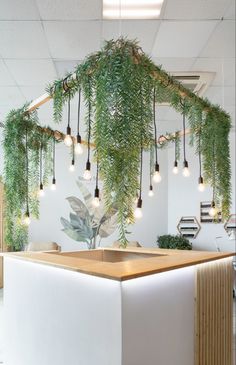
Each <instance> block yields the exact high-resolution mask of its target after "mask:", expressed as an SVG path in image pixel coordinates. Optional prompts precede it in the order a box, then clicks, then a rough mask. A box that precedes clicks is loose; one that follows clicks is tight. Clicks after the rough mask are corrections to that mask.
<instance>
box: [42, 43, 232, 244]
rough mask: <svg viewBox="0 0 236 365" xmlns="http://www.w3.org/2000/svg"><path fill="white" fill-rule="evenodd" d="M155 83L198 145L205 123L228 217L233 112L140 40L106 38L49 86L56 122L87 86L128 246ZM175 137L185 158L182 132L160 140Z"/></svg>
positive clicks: (214, 181)
mask: <svg viewBox="0 0 236 365" xmlns="http://www.w3.org/2000/svg"><path fill="white" fill-rule="evenodd" d="M154 87H155V89H156V101H157V102H159V103H161V102H169V103H170V105H171V106H172V107H173V108H175V110H176V111H178V112H179V113H181V114H182V113H183V112H185V114H186V117H187V119H188V123H189V127H190V128H191V136H190V144H192V145H194V144H195V146H196V152H197V151H198V148H199V147H198V144H197V139H198V133H199V130H201V138H202V143H201V153H202V156H203V167H204V178H205V179H206V181H207V182H208V183H209V184H211V186H212V187H213V190H214V198H215V200H216V201H217V204H222V212H223V216H224V217H225V218H226V217H227V216H228V214H229V207H230V203H231V200H230V196H231V188H230V177H231V169H230V159H229V141H228V134H229V130H230V117H229V115H228V114H226V113H225V112H224V111H223V110H221V109H220V107H218V106H214V105H211V103H210V102H209V101H208V100H206V99H202V98H200V97H198V96H196V95H195V94H194V93H192V92H191V91H190V90H188V89H186V88H184V86H183V85H182V84H180V83H179V82H178V81H176V80H174V79H173V78H172V77H171V76H170V75H169V74H167V73H166V72H165V71H164V70H162V69H161V67H160V66H157V65H155V64H154V63H153V62H152V61H151V59H150V58H149V57H148V56H147V55H145V53H144V52H143V51H142V49H141V48H140V47H139V46H138V44H137V42H136V41H129V40H126V39H124V38H120V39H118V40H116V41H114V40H111V41H108V42H106V43H105V44H104V47H103V48H102V49H101V51H99V52H97V53H95V54H92V55H90V56H88V57H87V58H86V59H85V60H84V62H83V63H81V64H79V65H78V66H77V67H76V69H75V72H74V74H73V76H72V74H69V75H67V77H66V79H64V80H57V81H55V82H54V84H53V85H51V86H49V87H48V89H47V90H48V91H49V92H50V93H51V95H52V97H53V99H54V120H55V121H56V122H58V121H60V119H61V115H62V108H63V105H64V104H65V102H66V101H67V100H68V95H69V93H70V95H72V96H73V95H74V94H75V93H76V92H77V91H78V90H79V89H80V88H81V89H82V91H83V95H84V99H85V102H86V104H87V105H88V104H89V102H90V103H91V105H92V111H93V129H92V131H93V140H94V142H95V145H96V149H95V156H97V157H98V158H99V162H100V174H101V177H102V179H103V183H104V195H105V202H106V207H107V209H109V208H110V207H111V206H112V204H115V205H116V206H117V208H118V223H119V233H120V237H119V240H120V241H121V242H123V244H124V245H125V244H126V243H127V239H126V224H127V221H128V222H131V223H132V222H134V217H133V208H134V200H135V197H136V192H137V189H138V186H139V185H138V177H139V173H140V144H141V142H142V144H143V146H144V148H145V149H149V148H151V146H152V145H153V134H152V126H153V118H152V98H153V88H154ZM90 91H91V92H90ZM183 101H184V103H183ZM175 140H176V142H177V157H179V146H180V144H179V142H180V138H179V135H178V133H177V134H176V135H175V136H174V137H173V136H171V135H169V138H168V141H166V142H164V143H162V146H160V147H165V146H166V145H167V143H170V142H174V141H175ZM213 141H214V143H213ZM212 144H214V154H213V153H212ZM212 167H214V168H212Z"/></svg>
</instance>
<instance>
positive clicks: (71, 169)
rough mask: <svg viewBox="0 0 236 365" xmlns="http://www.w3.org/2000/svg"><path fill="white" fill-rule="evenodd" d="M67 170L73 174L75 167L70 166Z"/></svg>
mask: <svg viewBox="0 0 236 365" xmlns="http://www.w3.org/2000/svg"><path fill="white" fill-rule="evenodd" d="M69 170H70V171H71V172H74V171H75V165H72V164H71V165H70V167H69Z"/></svg>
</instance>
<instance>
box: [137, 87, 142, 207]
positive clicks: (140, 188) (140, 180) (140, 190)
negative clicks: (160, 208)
mask: <svg viewBox="0 0 236 365" xmlns="http://www.w3.org/2000/svg"><path fill="white" fill-rule="evenodd" d="M140 97H141V119H140V121H141V128H140V131H141V136H140V145H141V147H140V176H139V201H140V202H142V181H143V132H142V127H143V95H142V87H140ZM141 204H142V203H141ZM138 205H139V202H138ZM140 208H141V207H140Z"/></svg>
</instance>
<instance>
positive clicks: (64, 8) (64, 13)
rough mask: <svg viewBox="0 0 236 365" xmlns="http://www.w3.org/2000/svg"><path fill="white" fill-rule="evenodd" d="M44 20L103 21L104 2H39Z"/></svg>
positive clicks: (55, 0) (40, 0)
mask: <svg viewBox="0 0 236 365" xmlns="http://www.w3.org/2000/svg"><path fill="white" fill-rule="evenodd" d="M37 4H38V8H39V12H40V15H41V19H43V20H81V19H101V17H102V0H53V1H52V0H37Z"/></svg>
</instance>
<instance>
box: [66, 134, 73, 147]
mask: <svg viewBox="0 0 236 365" xmlns="http://www.w3.org/2000/svg"><path fill="white" fill-rule="evenodd" d="M64 143H65V145H66V146H67V147H70V146H71V145H72V143H73V141H72V138H71V135H70V134H67V135H66V136H65V138H64Z"/></svg>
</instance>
